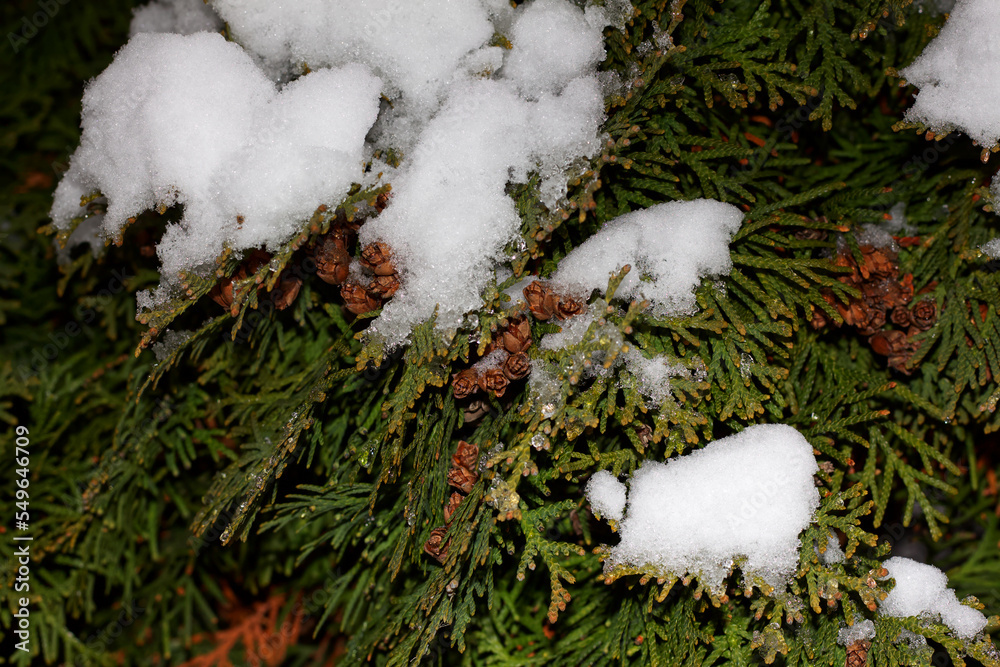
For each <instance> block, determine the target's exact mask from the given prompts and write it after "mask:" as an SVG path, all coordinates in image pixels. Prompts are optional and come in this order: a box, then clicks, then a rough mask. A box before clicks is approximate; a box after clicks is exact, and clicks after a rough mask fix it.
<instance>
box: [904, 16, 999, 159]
mask: <svg viewBox="0 0 1000 667" xmlns="http://www.w3.org/2000/svg"><path fill="white" fill-rule="evenodd" d="M998 24H1000V3H998V2H996V1H995V0H958V1H957V2H955V6H954V8H953V10H952V12H951V14H950V16H949V18H948V21H947V23H945V25H944V27H943V28H942V29H941V32H940V33H938V35H937V37H935V38H934V40H933V41H932V42H931V43H930V44H929V45H928V46H927V47H926V48H925V49H924V52H923V53H922V54H920V56H919V57H918V58H917V59H916V60H915V61H914V62H913V64H911V65H910V66H909V67H906V68H905V69H903V70H901V72H900V74H901V75H902V76H903V77H904V78H905V79H906V80H907V81H908V82H909V83H911V84H913V85H915V86H917V87H918V88H919V89H920V92H919V93H917V96H916V99H915V100H914V103H913V107H911V108H910V110H909V111H907V113H906V119H907V120H910V121H917V122H921V123H924V124H926V125H928V126H929V127H930V128H931V129H932V130H934V131H935V132H939V133H940V132H944V131H949V130H954V129H958V130H961V131H962V132H965V134H967V135H968V136H970V137H972V139H974V140H975V141H976V142H977V143H978V144H979V145H981V146H983V147H984V148H989V147H991V146H993V145H994V144H996V143H997V141H998V140H1000V42H997V40H996V38H995V34H994V33H995V29H996V26H997V25H998Z"/></svg>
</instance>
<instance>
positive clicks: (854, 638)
mask: <svg viewBox="0 0 1000 667" xmlns="http://www.w3.org/2000/svg"><path fill="white" fill-rule="evenodd" d="M874 638H875V623H874V622H873V621H869V620H864V621H861V622H859V623H855V624H854V625H848V626H846V627H843V628H841V629H840V631H839V632H838V633H837V643H838V644H840V645H841V646H850V645H851V644H853V643H855V642H859V641H871V640H872V639H874Z"/></svg>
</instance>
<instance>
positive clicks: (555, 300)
mask: <svg viewBox="0 0 1000 667" xmlns="http://www.w3.org/2000/svg"><path fill="white" fill-rule="evenodd" d="M523 291H524V300H525V301H527V302H528V309H529V310H531V314H532V315H534V316H535V319H538V320H548V319H551V318H553V317H555V318H556V319H560V320H565V319H566V318H567V317H572V316H573V315H579V314H580V313H582V312H583V310H584V308H585V304H583V303H582V302H580V301H577V300H576V299H574V298H572V297H568V296H560V295H559V294H556V293H555V292H553V291H552V288H550V287H549V286H548V285H546V284H545V283H543V282H541V281H539V280H536V281H534V282H532V283H531V284H529V285H528V286H527V287H525V288H524V290H523Z"/></svg>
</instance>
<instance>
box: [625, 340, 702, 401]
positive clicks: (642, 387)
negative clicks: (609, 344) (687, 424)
mask: <svg viewBox="0 0 1000 667" xmlns="http://www.w3.org/2000/svg"><path fill="white" fill-rule="evenodd" d="M622 358H623V359H624V361H625V368H626V369H627V370H628V372H629V373H631V374H632V377H634V378H635V379H636V382H638V385H639V391H641V392H642V393H643V395H644V396H646V398H648V399H649V400H650V402H651V403H652V404H653V405H654V406H660V405H663V402H664V401H665V400H667V397H668V396H670V395H671V394H670V378H672V377H677V376H680V375H687V374H688V370H687V369H686V368H685V367H684V366H682V365H681V364H678V363H675V362H672V361H671V360H670V359H669V358H668V357H665V356H663V355H657V356H654V357H651V358H649V357H645V356H643V354H642V353H641V352H639V351H638V350H636V349H635V348H632V349H630V350H629V351H628V352H626V353H625V354H623V355H622Z"/></svg>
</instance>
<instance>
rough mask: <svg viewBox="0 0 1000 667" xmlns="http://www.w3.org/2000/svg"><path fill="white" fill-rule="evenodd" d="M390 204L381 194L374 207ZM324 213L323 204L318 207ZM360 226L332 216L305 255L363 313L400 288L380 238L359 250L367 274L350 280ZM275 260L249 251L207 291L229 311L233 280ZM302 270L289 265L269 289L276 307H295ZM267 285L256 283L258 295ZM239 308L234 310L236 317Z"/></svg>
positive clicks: (349, 306)
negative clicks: (334, 218) (236, 265)
mask: <svg viewBox="0 0 1000 667" xmlns="http://www.w3.org/2000/svg"><path fill="white" fill-rule="evenodd" d="M387 204H388V194H385V193H384V194H380V195H379V196H378V197H377V198H376V201H375V206H374V208H375V211H376V212H381V211H382V209H384V208H385V207H386V205H387ZM320 209H321V211H322V210H325V207H320ZM358 229H360V225H359V224H356V223H353V222H351V221H348V220H347V217H346V216H345V215H343V213H341V214H340V215H339V216H338V217H337V219H336V220H334V222H333V224H332V227H331V229H330V231H329V232H328V233H326V234H324V235H323V236H320V237H319V238H318V239H316V240H315V241H313V242H312V243H311V244H310V245H309V246H308V248H307V250H306V253H307V255H308V257H309V258H311V259H312V261H313V262H314V263H315V267H316V275H317V276H318V277H319V279H320V280H322V281H323V282H325V283H328V284H330V285H340V296H341V297H342V298H343V299H344V306H345V307H346V308H347V309H348V310H349V311H351V312H352V313H354V314H355V315H360V314H362V313H367V312H370V311H373V310H375V309H377V308H379V307H380V306H381V305H382V302H383V300H385V299H388V298H390V297H392V295H393V294H395V293H396V290H398V289H399V285H400V283H399V275H398V273H397V271H396V267H395V266H394V264H393V261H392V250H391V249H390V248H389V246H387V245H386V244H385V243H382V242H381V241H377V242H375V243H370V244H368V245H367V246H365V247H364V248H362V249H361V256H360V264H361V267H362V272H363V274H364V275H363V277H362V278H360V279H356V280H351V279H350V273H351V262H352V261H353V257H352V256H351V253H350V250H349V248H350V246H351V244H352V243H353V242H354V240H355V237H356V235H357V232H358ZM270 260H271V255H270V254H268V253H266V252H264V251H263V250H251V251H250V253H249V254H248V255H247V256H246V257H245V258H244V260H243V262H242V263H241V264H240V266H239V268H238V269H237V270H236V272H235V273H234V274H233V275H232V276H230V277H228V278H224V279H222V280H221V281H220V282H219V283H218V284H217V285H216V286H215V287H214V288H213V289H212V291H211V292H210V293H209V296H210V297H211V298H212V300H213V301H215V302H216V303H217V304H219V305H220V306H222V307H223V308H225V309H227V310H231V311H232V309H233V302H234V296H233V283H234V282H238V281H241V280H246V278H247V277H248V276H251V275H253V274H254V273H256V272H257V270H258V269H259V268H260V267H261V266H263V265H264V264H266V263H267V262H269V261H270ZM301 273H302V272H301V271H297V272H294V273H293V272H292V271H291V270H290V269H287V268H286V269H285V270H284V271H283V272H282V275H281V277H280V278H279V280H278V283H277V285H275V287H274V289H272V290H271V301H272V302H273V303H274V306H275V307H276V308H277V309H278V310H284V309H285V308H288V307H289V306H291V305H292V303H293V302H294V301H295V298H296V297H297V296H298V294H299V290H300V289H301V288H302V277H301ZM262 289H264V285H263V284H260V285H258V287H257V290H258V293H259V292H260V290H262ZM236 314H238V313H236V312H233V315H234V316H235V315H236Z"/></svg>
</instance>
